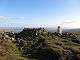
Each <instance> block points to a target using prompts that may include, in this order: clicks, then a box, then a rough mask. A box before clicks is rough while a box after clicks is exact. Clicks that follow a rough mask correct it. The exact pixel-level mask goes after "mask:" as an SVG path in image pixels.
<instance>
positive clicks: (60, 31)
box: [57, 26, 62, 34]
mask: <svg viewBox="0 0 80 60" xmlns="http://www.w3.org/2000/svg"><path fill="white" fill-rule="evenodd" d="M57 33H59V34H62V29H61V27H60V26H58V28H57Z"/></svg>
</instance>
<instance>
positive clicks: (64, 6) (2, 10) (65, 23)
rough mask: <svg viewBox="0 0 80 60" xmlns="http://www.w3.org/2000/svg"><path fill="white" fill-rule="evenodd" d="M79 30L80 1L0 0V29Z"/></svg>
mask: <svg viewBox="0 0 80 60" xmlns="http://www.w3.org/2000/svg"><path fill="white" fill-rule="evenodd" d="M58 25H60V26H62V27H63V28H80V0H0V27H57V26H58Z"/></svg>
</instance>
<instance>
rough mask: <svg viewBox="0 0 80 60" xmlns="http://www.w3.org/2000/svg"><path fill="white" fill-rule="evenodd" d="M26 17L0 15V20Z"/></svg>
mask: <svg viewBox="0 0 80 60" xmlns="http://www.w3.org/2000/svg"><path fill="white" fill-rule="evenodd" d="M25 18H26V17H10V16H0V20H2V19H3V20H7V19H25Z"/></svg>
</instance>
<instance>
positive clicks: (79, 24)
mask: <svg viewBox="0 0 80 60" xmlns="http://www.w3.org/2000/svg"><path fill="white" fill-rule="evenodd" d="M61 26H62V27H63V28H80V21H79V20H65V21H64V22H62V23H61Z"/></svg>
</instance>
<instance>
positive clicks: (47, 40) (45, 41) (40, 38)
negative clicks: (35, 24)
mask: <svg viewBox="0 0 80 60" xmlns="http://www.w3.org/2000/svg"><path fill="white" fill-rule="evenodd" d="M7 35H8V36H9V37H8V38H2V37H1V38H0V39H1V40H0V41H1V43H0V46H1V47H3V48H5V49H3V50H2V53H4V52H5V54H3V55H2V53H1V52H0V55H1V58H0V60H1V59H2V58H3V57H4V59H2V60H7V59H8V60H12V59H13V60H25V59H26V60H29V59H30V60H80V39H79V37H80V33H79V32H78V33H62V34H58V33H51V32H48V31H46V30H45V29H44V28H25V29H23V31H21V32H20V33H10V32H8V33H7ZM3 37H4V36H3ZM11 38H14V39H11ZM2 41H3V42H2ZM1 49H2V48H1ZM0 51H1V50H0ZM7 57H8V58H7ZM24 57H25V58H24Z"/></svg>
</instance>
